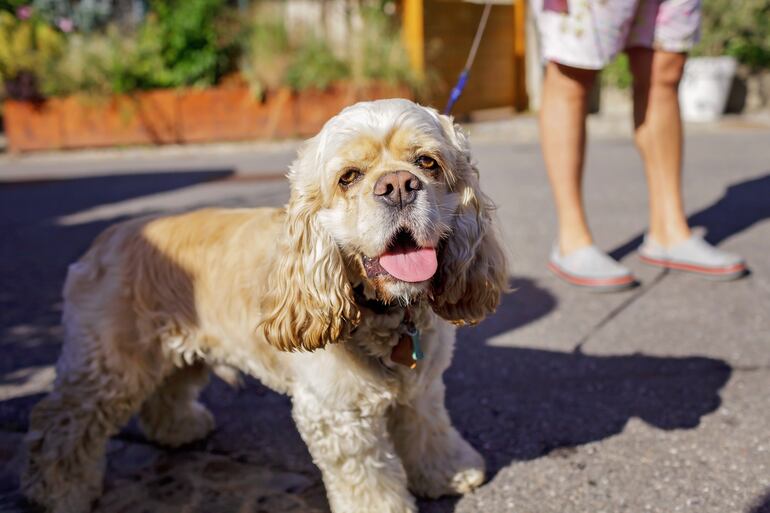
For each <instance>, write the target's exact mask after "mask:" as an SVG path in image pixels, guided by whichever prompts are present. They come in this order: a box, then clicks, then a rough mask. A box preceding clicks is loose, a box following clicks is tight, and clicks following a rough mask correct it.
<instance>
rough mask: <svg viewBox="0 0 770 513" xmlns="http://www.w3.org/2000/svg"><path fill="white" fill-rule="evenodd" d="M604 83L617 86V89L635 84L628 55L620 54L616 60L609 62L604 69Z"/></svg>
mask: <svg viewBox="0 0 770 513" xmlns="http://www.w3.org/2000/svg"><path fill="white" fill-rule="evenodd" d="M601 78H602V85H606V86H610V87H615V88H617V89H628V88H630V87H631V85H632V84H633V81H634V79H633V77H632V76H631V69H630V68H629V65H628V55H626V54H625V53H620V54H618V56H617V57H615V60H614V61H612V62H611V63H609V64H608V65H607V66H605V68H604V69H603V70H602V77H601Z"/></svg>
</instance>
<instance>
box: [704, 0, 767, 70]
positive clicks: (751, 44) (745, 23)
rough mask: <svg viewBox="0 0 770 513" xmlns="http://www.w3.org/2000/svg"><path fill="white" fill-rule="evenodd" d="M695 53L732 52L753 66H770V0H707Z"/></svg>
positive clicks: (720, 53)
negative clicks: (738, 0)
mask: <svg viewBox="0 0 770 513" xmlns="http://www.w3.org/2000/svg"><path fill="white" fill-rule="evenodd" d="M693 55H732V56H733V57H735V58H736V59H737V60H738V62H740V63H742V64H745V65H747V66H749V67H750V68H752V69H754V70H756V69H759V68H767V67H770V0H742V1H741V2H733V1H731V0H704V2H703V21H702V26H701V41H700V43H699V44H698V45H697V46H696V48H695V49H694V51H693Z"/></svg>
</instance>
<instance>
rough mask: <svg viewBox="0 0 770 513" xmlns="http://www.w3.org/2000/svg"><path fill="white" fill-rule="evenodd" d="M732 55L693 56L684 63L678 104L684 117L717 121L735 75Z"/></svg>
mask: <svg viewBox="0 0 770 513" xmlns="http://www.w3.org/2000/svg"><path fill="white" fill-rule="evenodd" d="M736 65H737V63H736V61H735V59H734V58H732V57H693V58H690V59H688V60H687V62H686V63H685V65H684V75H683V76H682V82H681V84H680V85H679V104H680V106H681V109H682V119H683V120H685V121H714V120H716V119H719V117H720V116H721V115H722V113H723V112H724V111H725V106H726V105H727V95H728V94H729V93H730V86H731V85H732V83H733V76H734V75H735V68H736Z"/></svg>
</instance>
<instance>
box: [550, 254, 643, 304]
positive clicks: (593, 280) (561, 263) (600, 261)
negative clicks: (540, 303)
mask: <svg viewBox="0 0 770 513" xmlns="http://www.w3.org/2000/svg"><path fill="white" fill-rule="evenodd" d="M548 268H549V269H550V270H551V272H553V273H554V274H555V275H556V276H558V277H559V278H561V279H563V280H564V281H566V282H568V283H571V284H572V285H577V286H579V287H585V288H586V289H588V290H591V291H594V292H615V291H617V290H623V289H627V288H630V287H633V286H634V285H636V280H635V279H634V275H633V274H631V271H629V270H628V269H626V268H625V267H623V266H622V265H620V264H619V263H618V262H616V261H615V260H613V259H612V258H610V257H609V255H607V254H606V253H604V252H603V251H602V250H600V249H599V248H597V247H596V246H588V247H585V248H581V249H578V250H577V251H573V252H572V253H570V254H569V255H562V254H561V251H559V247H558V245H554V247H553V250H551V259H550V261H549V262H548Z"/></svg>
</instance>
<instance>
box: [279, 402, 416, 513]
mask: <svg viewBox="0 0 770 513" xmlns="http://www.w3.org/2000/svg"><path fill="white" fill-rule="evenodd" d="M293 405H294V407H293V410H292V413H293V416H294V420H295V422H296V424H297V428H298V429H299V432H300V434H301V435H302V438H303V439H304V440H305V443H306V444H307V446H308V449H309V450H310V454H311V455H312V456H313V461H314V462H315V464H316V465H318V468H320V469H321V473H322V474H323V480H324V485H325V486H326V493H327V496H328V498H329V505H330V506H331V510H332V512H333V513H362V512H367V513H415V512H416V511H417V507H416V506H415V501H414V497H412V495H411V494H410V493H409V491H408V490H407V487H406V473H405V472H404V467H403V465H402V464H401V462H400V461H399V459H398V457H397V456H396V454H395V450H394V447H393V443H392V442H391V440H390V437H389V435H388V430H387V418H386V414H385V409H384V408H375V409H374V410H375V411H370V412H367V413H366V414H364V413H363V412H362V411H360V409H356V408H353V409H349V410H347V409H335V407H334V406H330V405H329V404H323V403H322V402H321V401H319V400H318V398H317V396H315V395H314V394H313V393H312V392H303V391H295V394H294V397H293ZM379 410H381V411H379Z"/></svg>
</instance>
